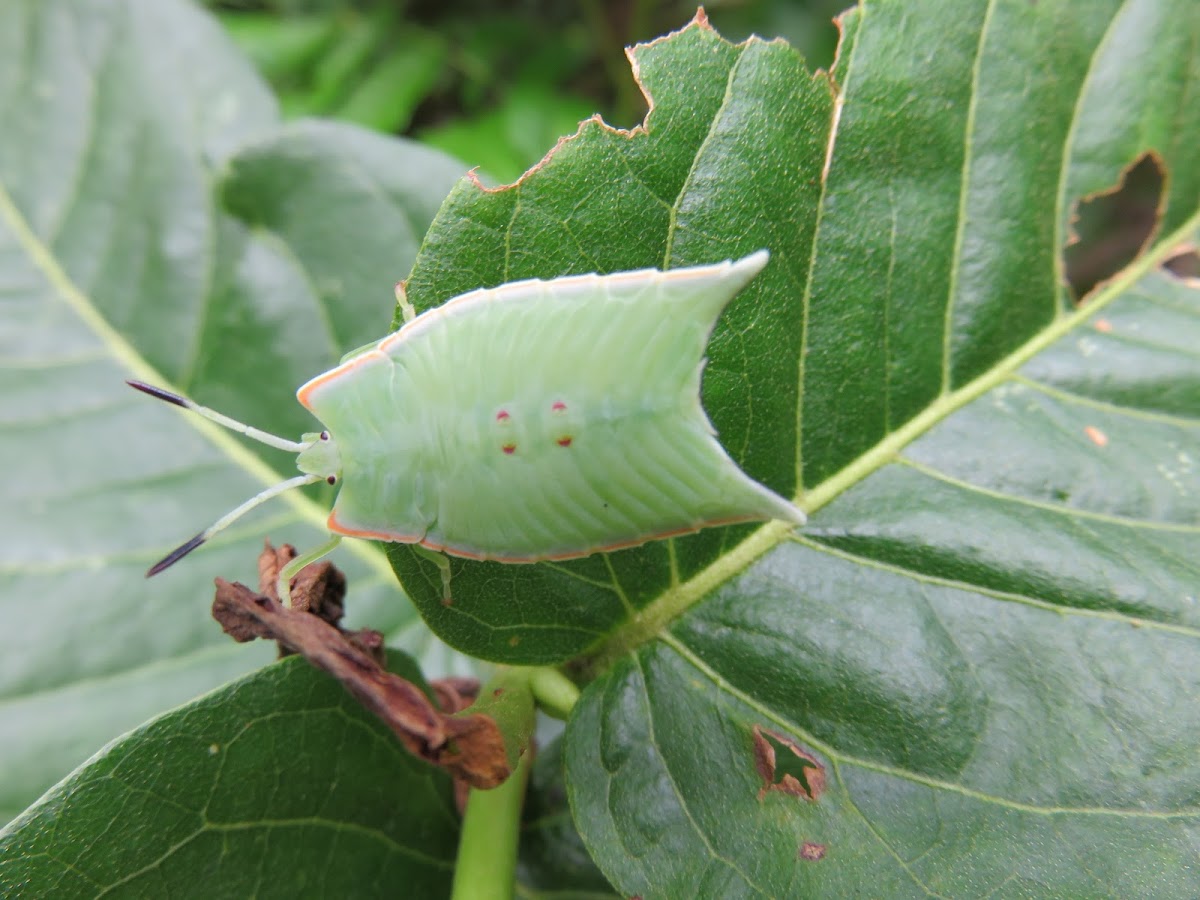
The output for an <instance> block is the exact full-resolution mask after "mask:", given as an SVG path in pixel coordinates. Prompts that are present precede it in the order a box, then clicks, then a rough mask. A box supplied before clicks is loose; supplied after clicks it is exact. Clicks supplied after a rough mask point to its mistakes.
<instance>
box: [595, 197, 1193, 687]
mask: <svg viewBox="0 0 1200 900" xmlns="http://www.w3.org/2000/svg"><path fill="white" fill-rule="evenodd" d="M1197 228H1200V211H1198V212H1196V213H1194V214H1193V215H1192V216H1191V217H1190V218H1189V219H1188V220H1187V221H1185V222H1184V223H1183V224H1182V225H1181V226H1180V227H1179V228H1178V229H1176V230H1175V232H1173V233H1172V234H1170V235H1168V236H1167V237H1166V238H1164V239H1163V240H1162V241H1161V242H1159V244H1158V246H1157V247H1155V248H1153V249H1152V250H1149V251H1147V252H1146V253H1144V254H1143V255H1142V256H1140V257H1138V258H1137V259H1135V260H1134V261H1133V262H1132V263H1130V265H1129V266H1128V267H1127V268H1126V269H1125V270H1124V271H1123V272H1121V273H1120V274H1118V275H1117V276H1115V277H1114V278H1113V279H1112V280H1111V281H1109V282H1108V283H1107V284H1106V285H1105V286H1104V288H1103V289H1102V290H1101V291H1100V292H1098V293H1097V294H1096V295H1095V296H1094V297H1092V298H1090V299H1089V300H1088V302H1087V303H1086V304H1084V305H1082V306H1079V307H1077V308H1076V309H1075V310H1074V311H1072V312H1070V313H1068V314H1066V315H1063V316H1060V317H1058V318H1056V319H1055V320H1054V321H1053V322H1051V323H1050V324H1049V325H1048V326H1047V327H1046V328H1044V329H1043V330H1042V331H1040V332H1038V333H1037V334H1035V335H1034V336H1033V337H1031V338H1030V339H1029V340H1028V341H1026V342H1025V343H1024V344H1022V345H1021V346H1019V347H1017V348H1016V349H1015V350H1014V351H1013V352H1012V353H1010V354H1009V355H1008V356H1006V357H1005V358H1004V359H1002V360H1000V361H999V362H997V363H996V364H995V365H994V366H992V367H991V368H990V369H988V370H987V371H985V372H983V373H982V374H980V375H979V376H977V377H976V378H975V379H973V380H972V381H970V382H968V383H967V384H965V385H963V386H962V387H960V388H959V389H958V390H956V391H953V392H951V393H948V394H943V395H941V396H939V397H938V398H937V399H936V400H934V402H933V403H931V404H930V405H929V406H927V407H926V408H925V409H924V410H922V411H921V412H920V413H919V414H917V415H916V416H914V417H913V418H912V419H910V420H909V421H908V422H907V423H905V424H904V425H903V426H901V427H900V428H898V429H896V430H895V431H893V432H891V433H890V434H888V435H886V436H885V437H884V438H883V440H881V441H880V442H879V443H877V444H875V446H874V447H872V448H871V449H869V450H867V451H866V452H865V453H863V454H861V455H860V456H858V457H857V458H856V459H854V460H853V461H851V462H850V463H849V464H848V465H846V466H845V467H843V468H842V469H841V470H839V471H838V472H837V473H835V474H834V475H832V476H830V477H829V478H827V479H826V480H825V481H823V482H821V483H820V484H818V485H817V486H816V487H814V488H813V489H812V490H811V491H808V492H807V493H806V494H802V495H800V496H798V497H796V498H794V502H796V503H797V504H798V505H799V506H801V507H802V508H803V509H804V510H805V511H806V512H807V513H809V515H812V514H813V513H815V512H817V511H818V510H820V509H821V508H822V507H824V506H827V505H828V504H829V503H831V502H832V501H833V500H834V499H836V498H837V497H838V496H840V495H841V494H842V493H844V492H845V491H846V490H848V489H849V488H851V487H853V486H854V485H856V484H858V483H859V482H860V481H862V480H863V479H865V478H867V477H868V476H869V475H871V474H873V473H874V472H876V471H878V470H879V469H881V468H882V467H883V466H885V465H887V464H888V463H890V462H892V461H894V460H895V459H896V458H897V457H898V456H899V454H900V451H902V450H903V449H904V448H905V447H906V446H908V445H909V444H910V443H912V442H913V441H914V440H916V439H917V438H919V437H921V436H923V435H925V434H926V433H927V432H929V431H930V429H932V428H933V427H934V426H935V425H937V424H939V423H940V422H942V421H943V420H944V419H946V418H947V417H948V416H950V415H952V414H953V413H955V412H958V411H959V410H961V409H963V408H964V407H965V406H967V405H968V404H969V403H972V402H973V401H975V400H977V399H978V398H979V397H981V396H982V395H984V394H985V393H987V392H988V391H990V390H992V389H993V388H995V387H997V386H998V385H999V384H1000V383H1001V382H1003V381H1005V380H1007V379H1008V378H1010V377H1012V376H1013V375H1014V374H1015V373H1016V372H1017V370H1018V369H1019V368H1020V367H1021V366H1023V365H1025V364H1026V363H1027V362H1029V361H1030V360H1031V359H1033V358H1034V357H1035V356H1037V355H1038V354H1039V353H1041V352H1043V351H1044V350H1046V349H1048V348H1049V347H1050V346H1051V345H1052V344H1054V343H1055V342H1056V341H1058V340H1060V339H1061V338H1063V337H1065V336H1066V335H1067V334H1069V333H1070V332H1071V331H1072V330H1073V329H1075V328H1077V327H1079V326H1080V325H1081V324H1082V323H1084V322H1085V321H1087V320H1088V319H1090V318H1092V317H1093V316H1094V315H1095V314H1096V313H1097V312H1099V311H1100V310H1102V309H1104V308H1106V307H1107V306H1108V305H1110V304H1111V303H1113V302H1114V301H1115V300H1116V299H1117V298H1118V297H1120V296H1122V295H1123V294H1124V293H1125V291H1126V290H1128V289H1129V288H1130V286H1132V285H1133V284H1134V283H1135V282H1136V281H1138V280H1139V279H1140V278H1142V277H1143V276H1144V275H1145V274H1147V273H1148V272H1149V271H1150V270H1151V269H1153V268H1155V267H1157V266H1159V265H1161V263H1162V262H1163V261H1164V260H1165V259H1167V258H1168V257H1170V256H1171V255H1172V254H1173V253H1174V252H1176V248H1177V247H1178V246H1179V245H1180V244H1181V243H1182V242H1184V241H1185V240H1186V239H1187V238H1188V237H1189V236H1190V234H1191V233H1192V232H1194V231H1195V230H1196V229H1197ZM791 533H792V527H791V526H790V525H789V524H788V523H786V522H768V523H767V524H766V525H763V526H762V527H761V528H759V529H758V530H757V531H755V532H754V533H753V534H751V535H750V536H749V537H748V538H746V540H744V541H742V543H740V544H738V545H737V546H736V547H735V548H734V549H733V550H731V551H730V552H729V553H726V554H725V555H724V556H722V557H720V558H719V559H717V560H716V561H715V562H713V563H712V564H711V565H709V566H708V567H707V568H705V569H703V570H701V571H700V572H699V573H697V574H696V575H695V576H694V577H693V578H691V579H690V580H688V581H686V582H683V583H682V584H680V585H678V586H675V587H672V588H669V589H668V590H666V591H664V592H663V593H662V594H661V595H659V597H658V598H657V599H655V600H653V601H651V602H650V603H649V604H647V605H646V606H645V607H644V608H643V609H642V610H641V612H640V613H639V614H638V615H637V616H635V617H634V618H632V619H631V620H630V621H629V622H628V624H626V625H624V626H622V627H621V628H618V629H617V630H616V631H614V632H613V633H612V636H611V637H610V638H609V639H608V640H607V641H605V642H604V643H603V644H602V645H600V646H599V647H598V648H597V649H595V650H593V651H592V652H590V653H589V654H587V668H588V669H589V670H590V671H592V672H598V671H602V670H603V669H605V668H607V667H608V666H609V665H610V664H611V663H612V662H613V661H614V660H616V659H617V658H619V657H621V656H623V655H624V654H626V653H629V652H630V651H632V650H634V649H635V648H637V647H638V646H640V645H641V644H644V643H647V642H649V641H653V640H658V639H661V638H663V637H664V636H665V635H666V630H667V628H668V627H669V626H670V624H671V623H672V622H673V621H674V620H675V619H677V618H679V617H680V616H682V615H683V614H684V613H685V612H687V611H688V610H689V609H690V608H691V607H692V606H694V605H695V604H697V603H699V602H700V601H701V600H703V599H704V598H705V597H706V596H708V594H709V593H711V592H712V591H713V590H715V589H716V588H717V587H719V586H720V585H721V584H723V583H725V582H726V581H729V580H730V579H731V578H733V577H734V576H736V575H737V574H738V573H740V572H742V571H743V570H744V569H746V568H747V567H749V566H750V565H751V564H752V563H753V562H754V561H755V560H757V559H758V558H759V557H760V556H763V555H765V554H766V553H767V552H769V551H770V550H772V549H774V548H775V547H776V546H778V545H779V544H780V543H781V542H783V541H785V540H787V539H788V537H789V536H790V535H791Z"/></svg>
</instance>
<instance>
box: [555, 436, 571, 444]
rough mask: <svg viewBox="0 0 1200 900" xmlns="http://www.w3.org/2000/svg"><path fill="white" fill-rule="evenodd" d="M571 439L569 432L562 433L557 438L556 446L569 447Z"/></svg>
mask: <svg viewBox="0 0 1200 900" xmlns="http://www.w3.org/2000/svg"><path fill="white" fill-rule="evenodd" d="M571 440H572V438H571V436H570V435H569V434H564V435H563V436H562V437H560V438H559V439H558V446H560V447H570V446H571Z"/></svg>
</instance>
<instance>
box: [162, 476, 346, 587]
mask: <svg viewBox="0 0 1200 900" xmlns="http://www.w3.org/2000/svg"><path fill="white" fill-rule="evenodd" d="M318 481H324V478H322V477H321V476H320V475H297V476H296V477H295V478H289V479H288V480H287V481H281V482H279V484H276V485H272V486H271V487H269V488H267V489H266V490H265V491H261V492H259V493H257V494H255V495H254V496H253V497H251V498H250V499H249V500H247V501H246V502H245V503H243V504H242V505H241V506H239V507H237V508H236V509H234V510H231V511H230V512H227V513H225V515H223V516H221V518H219V519H217V521H215V522H213V523H212V524H211V525H209V526H208V527H207V528H205V529H204V530H203V531H202V532H200V533H199V534H198V535H196V536H195V537H193V538H191V539H190V540H188V541H186V542H185V543H182V544H180V545H179V546H178V547H176V548H175V549H174V550H172V551H171V552H170V553H168V554H167V555H166V556H164V557H163V558H162V559H160V560H159V561H158V562H156V563H155V564H154V565H152V566H151V567H150V568H149V570H148V571H147V572H146V577H147V578H150V577H151V576H152V575H157V574H158V573H159V572H161V571H163V569H169V568H170V567H171V566H173V565H175V563H177V562H179V561H180V560H181V559H183V558H184V557H185V556H187V555H188V554H189V553H191V552H192V551H193V550H195V549H196V548H197V547H199V546H200V545H201V544H203V543H204V542H205V541H207V540H208V539H209V538H210V537H212V536H213V535H214V534H216V533H217V532H219V531H224V530H225V529H226V528H228V527H229V526H230V525H232V524H233V523H234V522H236V521H237V520H238V519H240V518H241V517H242V516H244V515H245V514H246V513H248V512H250V510H252V509H254V508H255V507H256V506H259V505H260V504H263V503H266V502H267V501H268V500H270V499H271V498H272V497H276V496H278V495H279V494H282V493H283V492H284V491H290V490H291V489H292V488H298V487H302V486H303V485H306V484H316V483H317V482H318Z"/></svg>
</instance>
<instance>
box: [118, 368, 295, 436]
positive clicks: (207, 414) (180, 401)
mask: <svg viewBox="0 0 1200 900" xmlns="http://www.w3.org/2000/svg"><path fill="white" fill-rule="evenodd" d="M125 383H126V384H127V385H129V386H130V387H131V388H137V389H138V390H139V391H141V392H142V393H143V394H149V395H150V396H151V397H157V398H158V399H159V400H162V401H163V402H164V403H171V404H173V405H175V406H182V407H183V408H184V409H188V410H191V411H192V412H194V413H197V414H198V415H201V416H204V418H206V419H208V420H209V421H210V422H216V423H217V424H218V425H220V426H222V427H224V428H228V429H229V430H230V431H236V432H237V433H238V434H244V435H245V436H246V437H248V438H250V439H252V440H255V441H258V442H259V443H260V444H266V445H267V446H268V447H276V448H277V449H279V450H287V451H288V452H289V453H299V452H300V451H301V450H304V449H306V448H307V447H308V444H301V443H299V442H298V441H289V440H288V439H287V438H281V437H278V436H276V435H273V434H271V433H269V432H266V431H262V430H260V429H258V428H254V427H252V426H250V425H245V424H243V423H241V422H239V421H238V420H237V419H231V418H229V416H226V415H222V414H221V413H219V412H217V411H216V410H215V409H209V408H208V407H207V406H201V405H200V404H199V403H193V402H192V401H191V400H189V399H188V398H187V397H182V396H180V395H179V394H175V393H172V392H171V391H167V390H164V389H163V388H160V387H155V386H154V385H152V384H146V383H145V382H144V381H126V382H125Z"/></svg>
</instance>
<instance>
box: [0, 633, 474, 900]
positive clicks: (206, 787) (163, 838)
mask: <svg viewBox="0 0 1200 900" xmlns="http://www.w3.org/2000/svg"><path fill="white" fill-rule="evenodd" d="M390 667H391V668H392V670H393V671H397V672H399V673H400V674H401V675H403V676H404V677H405V678H408V679H409V680H414V681H417V682H418V683H420V678H421V675H420V672H419V671H418V669H417V667H416V665H415V663H413V661H412V660H411V659H407V658H406V657H404V656H403V655H402V654H393V655H392V659H391V660H390ZM457 843H458V813H457V812H456V810H455V807H454V797H453V790H452V788H451V784H450V779H449V777H448V776H446V775H445V774H444V773H443V772H441V771H439V770H437V769H435V768H433V767H432V766H429V765H427V764H426V763H423V762H421V761H419V760H417V759H415V758H414V757H412V756H411V755H409V754H408V753H407V752H406V751H405V750H404V748H403V747H402V746H401V745H400V743H399V742H398V741H397V740H396V739H395V736H394V735H393V734H392V733H391V732H390V731H389V730H388V729H387V728H386V727H384V725H383V724H382V723H381V722H379V720H377V719H376V718H374V717H373V716H370V715H368V714H367V713H365V712H364V711H363V710H362V709H361V708H360V707H359V705H358V704H357V703H356V702H355V701H354V700H353V699H351V697H350V695H349V694H348V693H347V692H346V691H345V690H343V689H342V686H341V685H339V684H338V683H337V682H335V681H334V680H333V679H331V678H329V677H328V675H326V674H325V673H324V672H319V671H317V670H316V669H314V668H313V667H312V666H310V665H308V663H306V662H305V661H304V660H302V659H300V658H299V657H293V658H292V659H288V660H285V661H283V662H280V663H278V664H276V665H274V666H271V667H270V668H268V669H266V670H263V671H262V672H259V673H256V674H255V675H253V676H251V677H249V678H247V679H245V680H244V681H241V682H236V683H234V684H231V685H228V686H227V687H224V688H221V689H220V690H218V691H215V692H214V693H212V694H209V695H208V696H207V697H205V698H203V699H202V700H199V701H197V702H195V703H193V704H190V705H189V706H187V707H185V708H184V709H182V710H178V711H176V712H172V713H169V714H167V715H166V716H163V717H162V718H160V719H157V720H155V721H153V722H150V723H148V724H147V725H145V726H144V727H142V728H139V729H137V730H136V731H134V732H132V733H130V734H128V735H126V736H125V737H123V738H121V739H120V740H119V741H116V742H115V743H113V744H112V745H111V746H109V747H107V748H105V749H104V750H103V751H101V752H100V753H99V754H98V755H97V756H96V757H95V758H94V759H92V760H91V761H90V762H89V763H88V765H87V766H85V767H83V768H82V769H80V770H79V771H78V772H77V773H75V774H74V775H72V776H71V777H70V778H68V779H67V780H65V781H64V782H63V783H61V784H60V785H58V786H57V787H56V788H55V789H54V790H52V791H51V792H50V793H48V794H47V795H46V796H45V797H44V798H43V799H42V800H41V801H40V802H39V803H37V804H36V805H35V806H33V807H32V808H30V809H29V810H28V811H27V812H26V813H25V814H24V815H23V816H21V818H20V819H18V820H17V821H16V822H14V823H12V825H11V826H10V828H9V829H7V830H6V831H4V832H0V891H2V892H3V893H4V894H5V895H6V896H18V895H23V896H40V897H47V896H57V897H68V896H96V895H99V894H101V893H104V894H105V895H109V896H127V897H146V896H164V895H170V896H182V897H193V896H212V894H213V892H214V891H216V892H217V893H219V894H222V895H226V896H228V895H237V896H256V897H296V896H326V897H333V896H339V897H347V896H355V897H373V896H394V894H395V886H396V885H397V884H403V885H405V887H406V889H408V890H411V891H412V892H413V895H414V896H420V897H434V896H444V895H445V894H446V893H447V892H448V891H449V887H450V879H451V876H452V873H453V861H454V851H455V848H456V846H457Z"/></svg>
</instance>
